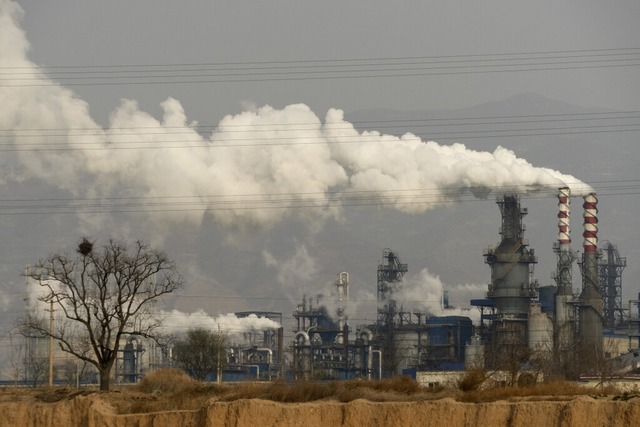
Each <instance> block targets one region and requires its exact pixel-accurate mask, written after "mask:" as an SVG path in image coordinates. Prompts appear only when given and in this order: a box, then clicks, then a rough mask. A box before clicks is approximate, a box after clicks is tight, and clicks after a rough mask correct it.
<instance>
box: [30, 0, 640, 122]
mask: <svg viewBox="0 0 640 427" xmlns="http://www.w3.org/2000/svg"><path fill="white" fill-rule="evenodd" d="M21 4H22V5H23V6H24V7H25V10H26V12H27V15H26V18H25V21H24V26H25V29H26V30H27V33H28V35H29V40H30V41H31V43H32V45H33V47H32V52H31V57H32V58H33V59H34V60H35V62H37V63H39V64H42V65H103V64H105V65H123V64H176V63H202V62H206V63H209V62H216V63H228V62H249V61H251V62H253V61H288V60H296V61H299V60H313V59H353V58H388V57H414V56H420V57H422V56H443V55H469V54H493V53H526V52H547V51H575V50H582V49H607V48H612V47H613V48H620V47H635V46H636V45H637V41H638V40H640V28H638V25H637V18H638V16H640V5H639V4H638V3H637V2H635V1H632V0H629V1H624V0H623V1H616V2H615V3H612V2H606V1H582V0H580V1H564V2H557V1H538V2H513V1H482V2H479V1H478V2H468V1H446V2H440V1H437V2H433V1H403V2H388V1H349V2H343V1H323V2H309V1H302V2H301V1H265V2H235V1H223V2H219V1H216V2H211V1H189V2H175V1H154V2H149V1H134V2H130V1H118V0H116V1H110V2H100V1H85V2H81V3H78V2H75V1H66V0H62V1H56V2H40V1H23V2H21ZM635 76H637V68H635V67H621V68H604V69H587V70H565V71H550V72H523V73H489V74H486V75H483V74H476V75H472V76H469V75H457V76H451V77H446V76H437V77H415V78H406V77H402V78H386V79H381V80H380V79H363V80H361V81H354V80H346V81H345V80H321V81H297V82H288V83H287V82H267V83H264V82H262V83H257V84H230V85H225V84H209V85H176V86H169V87H158V86H152V87H141V88H140V87H131V86H126V87H111V88H109V89H110V90H108V91H105V90H101V89H103V88H97V89H96V88H86V87H78V88H76V90H78V92H79V93H81V94H83V95H84V94H85V93H86V96H87V97H91V99H90V101H91V102H90V104H91V107H92V110H95V115H96V116H97V117H96V118H97V119H98V120H99V121H101V122H103V121H104V119H105V115H106V114H107V112H108V111H111V109H112V108H113V107H114V106H115V105H116V104H117V102H118V100H119V98H120V97H130V98H134V99H138V100H140V102H142V103H143V104H142V105H143V107H145V108H144V109H145V110H153V109H156V110H157V104H158V103H159V102H161V101H162V100H163V99H164V98H165V97H166V96H168V95H171V96H174V97H176V98H178V99H180V100H181V102H183V103H184V105H185V109H186V110H187V112H188V114H189V116H193V117H194V118H195V119H197V120H199V121H201V122H202V121H206V122H211V121H217V119H219V118H220V117H221V116H222V115H224V114H228V113H233V112H237V111H239V109H240V108H241V106H240V104H241V103H242V102H255V103H256V104H258V105H262V104H265V103H268V104H271V105H274V106H278V107H282V106H284V105H287V104H290V103H296V102H304V103H306V104H308V105H310V106H311V107H312V108H313V109H314V110H315V111H318V112H319V114H323V113H322V112H323V111H325V110H326V109H327V108H329V107H339V108H342V109H345V110H347V111H350V110H357V109H362V108H380V107H385V108H397V109H426V108H429V109H442V108H460V107H466V106H470V105H473V104H479V103H481V102H484V101H487V100H495V99H503V98H506V97H508V96H511V95H515V94H518V93H522V92H536V93H539V94H541V95H544V96H548V97H552V98H555V99H561V100H564V101H567V102H571V103H574V104H576V105H581V106H593V107H607V108H616V109H629V108H633V106H634V105H637V101H638V99H639V98H640V88H638V87H637V86H638V85H634V84H632V82H633V81H634V77H635ZM93 100H96V102H94V101H93Z"/></svg>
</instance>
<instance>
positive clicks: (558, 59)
mask: <svg viewBox="0 0 640 427" xmlns="http://www.w3.org/2000/svg"><path fill="white" fill-rule="evenodd" d="M604 52H606V53H604ZM638 52H640V49H638V48H624V49H608V50H591V51H588V50H583V51H556V52H553V53H552V51H550V52H547V53H543V52H542V53H541V52H538V53H536V52H529V53H520V54H518V55H515V54H493V55H490V54H481V55H466V56H465V55H460V56H440V57H406V58H369V59H346V60H306V61H304V60H303V61H285V62H277V61H274V62H244V63H199V64H164V65H161V64H155V65H154V64H147V65H132V66H127V65H121V66H116V65H110V66H106V65H105V66H102V67H100V66H75V68H74V66H67V67H55V68H54V67H49V69H50V70H53V76H52V77H51V78H52V79H54V80H59V81H63V80H64V81H65V85H67V86H105V85H148V84H200V83H234V82H235V83H239V82H243V83H246V82H267V81H300V80H325V79H355V78H357V79H365V78H385V77H386V78H388V77H412V76H430V75H431V76H436V75H461V74H486V73H504V72H528V71H551V70H576V69H589V68H594V69H596V68H617V67H636V66H639V65H640V56H639V55H637V53H638ZM578 53H579V54H578ZM445 59H446V60H445ZM399 61H401V62H399ZM443 64H444V65H443ZM258 65H259V66H258ZM266 65H269V66H266ZM283 65H286V66H283ZM185 66H188V67H193V66H198V67H201V68H196V69H193V68H189V69H184V68H183V69H181V68H175V67H185ZM231 66H234V67H236V68H230V67H231ZM107 67H108V68H109V69H108V70H104V68H107ZM132 67H134V68H132ZM172 67H173V68H172ZM202 67H207V68H202ZM216 67H217V68H216ZM220 67H222V68H220ZM25 68H26V69H28V67H6V68H3V69H4V70H8V71H9V72H4V73H2V74H1V75H0V81H6V82H15V83H9V84H2V85H0V87H25V86H27V87H28V86H57V85H58V83H56V82H48V81H45V79H43V78H41V77H39V76H38V74H39V73H32V74H30V73H26V72H24V71H17V72H16V70H20V69H22V70H24V69H25ZM117 68H122V69H120V70H118V69H117ZM362 68H364V69H362ZM94 69H98V70H100V71H93V70H94ZM55 70H63V71H55ZM74 70H75V71H74ZM273 70H275V71H273ZM124 73H128V74H124ZM154 73H155V74H154ZM123 74H124V75H123ZM7 75H8V77H4V76H7ZM30 75H36V77H28V76H30ZM16 76H17V77H16ZM24 76H27V77H24ZM88 80H93V81H91V82H88ZM30 81H33V82H39V83H29V82H30ZM21 82H27V83H21Z"/></svg>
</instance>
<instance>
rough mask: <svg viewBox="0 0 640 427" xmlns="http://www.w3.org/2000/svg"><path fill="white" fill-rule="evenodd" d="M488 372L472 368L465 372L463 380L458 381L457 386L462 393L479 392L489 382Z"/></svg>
mask: <svg viewBox="0 0 640 427" xmlns="http://www.w3.org/2000/svg"><path fill="white" fill-rule="evenodd" d="M487 378H488V375H487V371H485V370H484V369H482V368H472V369H468V370H466V371H465V373H464V375H463V376H462V378H460V379H459V380H458V381H457V386H458V388H459V389H460V390H461V391H465V392H466V391H475V390H479V389H480V388H481V387H482V386H483V385H484V383H485V382H486V381H487Z"/></svg>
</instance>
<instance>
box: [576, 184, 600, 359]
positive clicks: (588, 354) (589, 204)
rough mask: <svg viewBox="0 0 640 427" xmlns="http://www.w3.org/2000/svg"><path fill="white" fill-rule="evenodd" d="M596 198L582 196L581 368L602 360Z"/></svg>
mask: <svg viewBox="0 0 640 427" xmlns="http://www.w3.org/2000/svg"><path fill="white" fill-rule="evenodd" d="M597 206H598V199H597V198H596V195H595V193H591V194H588V195H587V196H585V197H584V204H583V205H582V207H583V208H584V214H583V216H584V232H583V233H582V236H583V237H584V242H583V249H584V253H583V255H582V294H581V295H580V325H579V339H580V343H581V356H582V358H583V360H584V362H585V366H584V368H585V369H586V370H590V369H592V368H595V367H596V365H597V362H598V360H599V359H600V358H601V357H602V330H603V315H602V312H603V301H602V295H601V294H600V291H599V289H598V207H597Z"/></svg>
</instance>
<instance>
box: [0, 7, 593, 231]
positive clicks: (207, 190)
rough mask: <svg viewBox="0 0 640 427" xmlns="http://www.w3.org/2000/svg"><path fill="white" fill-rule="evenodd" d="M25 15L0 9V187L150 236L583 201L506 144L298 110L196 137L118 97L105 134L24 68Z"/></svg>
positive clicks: (225, 124) (246, 119)
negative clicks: (468, 200) (399, 130)
mask: <svg viewBox="0 0 640 427" xmlns="http://www.w3.org/2000/svg"><path fill="white" fill-rule="evenodd" d="M22 13H23V12H22V10H21V8H20V7H19V6H18V5H17V4H16V3H14V2H11V1H9V0H0V60H1V62H2V64H3V67H11V68H7V69H17V68H14V67H20V68H19V69H20V74H19V75H18V77H15V78H8V79H7V78H5V79H4V81H3V83H2V84H1V85H0V99H2V100H3V101H2V103H1V104H0V129H2V131H1V132H0V139H1V140H2V141H1V142H2V144H3V147H4V150H5V153H7V154H6V155H3V156H2V160H0V167H1V172H0V185H2V184H4V183H8V182H18V181H24V180H26V179H34V178H35V179H40V180H42V181H43V182H47V183H48V184H49V185H53V186H55V187H57V188H59V189H60V190H63V191H67V192H68V193H69V194H70V197H71V198H72V199H78V200H85V199H86V200H87V202H86V203H85V204H88V205H96V204H97V205H98V206H99V207H98V209H102V210H103V211H104V210H106V211H123V210H124V211H128V210H135V211H140V210H142V211H145V212H153V213H154V215H150V216H148V218H149V219H150V221H154V222H155V225H156V226H158V227H166V226H168V225H174V224H175V223H189V224H193V225H195V226H198V225H199V224H200V223H201V222H202V221H203V220H205V219H212V220H214V221H216V222H218V223H220V224H223V225H224V226H226V227H230V228H236V229H241V230H244V229H248V228H254V227H269V226H272V225H274V224H276V223H278V222H280V221H282V220H285V219H287V218H298V219H302V220H304V221H307V222H308V223H309V224H318V223H322V222H323V220H324V219H325V218H327V217H336V218H339V217H340V210H341V207H342V206H343V205H345V204H363V203H364V204H379V205H385V206H390V207H392V208H395V209H398V210H400V211H403V212H407V213H414V214H416V213H423V212H426V211H427V210H429V209H431V208H433V207H434V206H437V205H440V204H444V203H450V202H452V201H455V200H457V199H458V198H459V197H460V196H461V195H463V194H465V193H467V192H471V193H472V194H474V195H475V196H477V197H486V196H487V195H488V194H489V193H491V192H500V193H502V192H517V193H527V192H531V191H537V190H540V189H556V188H558V187H561V186H565V185H569V186H570V187H572V191H573V193H574V194H576V195H578V194H581V193H584V192H585V191H589V187H588V186H587V185H585V184H584V183H581V182H580V181H579V180H577V179H576V178H574V177H572V176H568V175H564V174H562V173H560V172H558V171H555V170H551V169H547V168H542V167H535V166H533V165H531V164H530V163H528V162H527V161H526V160H524V159H521V158H518V157H517V156H516V155H515V154H514V153H513V152H512V151H510V150H508V149H506V148H502V147H498V148H496V150H495V151H494V152H492V153H491V152H479V151H473V150H469V149H467V148H466V147H465V146H464V145H462V144H453V145H451V146H446V145H439V144H437V143H436V142H433V141H422V140H420V139H419V138H418V137H416V136H415V135H412V134H406V135H404V136H402V137H396V136H392V135H383V134H380V133H378V132H368V131H366V132H359V131H357V130H356V129H355V128H354V127H353V125H352V124H350V123H349V122H347V121H345V120H344V118H343V112H342V111H340V110H337V109H331V110H329V111H328V112H327V114H326V118H325V119H324V122H323V121H322V120H321V119H320V118H319V117H318V116H317V115H316V114H314V113H313V112H312V111H311V110H310V109H309V108H308V107H307V106H306V105H303V104H296V105H290V106H287V107H285V108H283V109H275V108H272V107H269V106H264V107H261V108H257V109H250V110H248V111H245V112H243V113H241V114H237V115H230V116H227V117H225V118H223V119H222V120H221V121H220V123H219V125H218V127H217V128H216V129H215V130H214V131H213V132H212V133H211V134H210V135H207V136H204V135H202V134H200V133H199V132H198V130H197V124H196V123H192V122H190V121H189V120H188V118H187V116H186V114H185V111H184V109H183V107H182V105H181V104H180V102H179V101H178V100H176V99H173V98H167V100H166V101H164V102H163V103H162V104H161V106H162V109H163V111H164V114H163V117H162V118H161V119H157V118H155V117H153V116H151V115H150V114H148V113H146V112H144V111H141V110H140V109H139V107H138V105H137V103H136V102H135V101H133V100H123V101H122V102H121V104H120V105H119V106H118V107H117V108H116V109H115V111H113V113H112V114H111V117H110V125H109V127H108V128H106V129H103V128H101V127H100V126H99V125H97V123H96V122H95V121H94V120H93V119H92V118H91V116H90V114H89V106H88V105H87V103H86V102H84V101H83V100H81V99H79V98H78V97H77V96H76V95H75V94H74V93H73V92H72V91H71V90H69V89H67V88H65V87H63V86H61V85H60V84H58V83H56V82H55V81H53V80H52V79H50V78H49V77H47V75H46V74H45V73H44V72H43V70H42V69H41V68H40V67H38V66H37V65H36V64H34V63H32V62H31V61H29V59H28V56H27V52H28V48H29V43H28V41H27V38H26V36H25V33H24V31H23V30H22V29H21V28H20V25H19V24H20V20H21V18H22ZM20 76H25V78H27V77H28V78H29V79H32V80H21V77H20ZM43 130H47V131H43ZM61 165H64V167H61ZM94 209H96V208H95V207H94ZM73 212H76V213H78V214H79V215H80V216H81V218H83V219H84V220H86V221H87V223H88V225H87V227H91V226H93V227H97V226H98V224H94V223H93V221H96V219H95V215H93V216H91V215H89V214H90V213H91V212H92V210H91V209H86V208H84V207H80V208H76V209H74V210H73ZM123 227H126V225H123Z"/></svg>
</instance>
